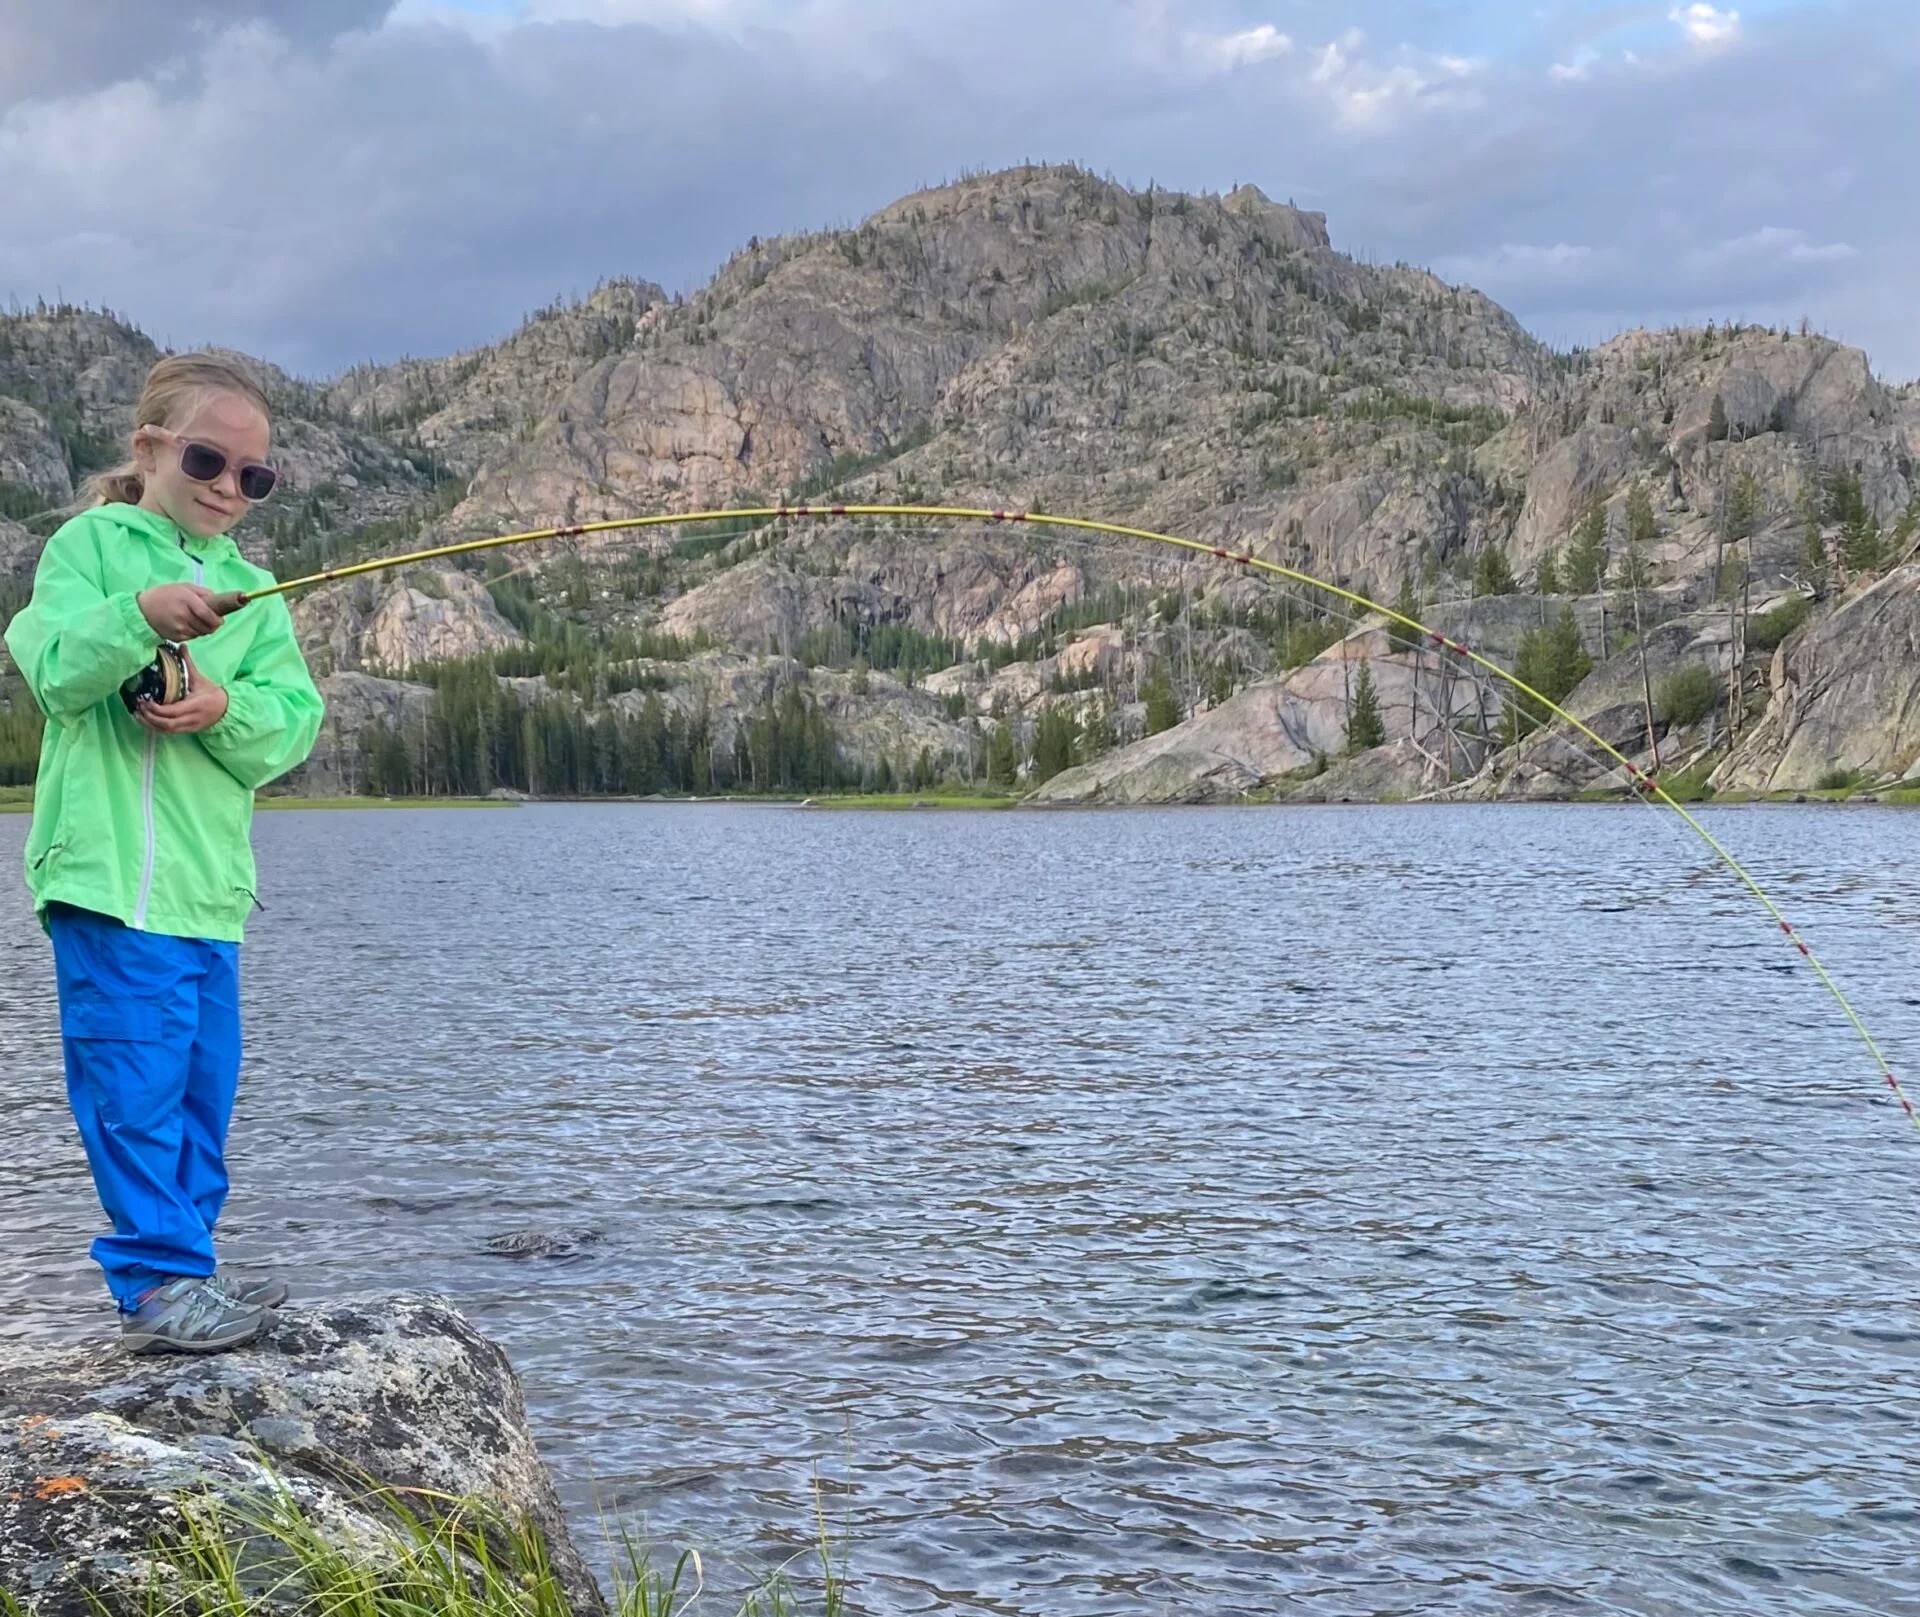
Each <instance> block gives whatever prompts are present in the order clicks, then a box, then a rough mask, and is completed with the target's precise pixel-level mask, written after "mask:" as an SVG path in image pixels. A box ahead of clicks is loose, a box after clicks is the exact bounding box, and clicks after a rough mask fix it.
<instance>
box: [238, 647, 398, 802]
mask: <svg viewBox="0 0 1920 1617" xmlns="http://www.w3.org/2000/svg"><path fill="white" fill-rule="evenodd" d="M314 683H315V684H316V685H317V686H318V687H319V690H320V699H321V701H322V702H324V703H325V704H326V717H325V718H324V719H323V720H322V721H321V725H320V734H319V736H318V737H317V738H316V739H315V741H314V744H313V752H312V753H311V754H310V755H309V756H308V758H307V761H306V762H305V763H304V764H302V765H301V766H300V768H299V769H298V770H296V771H295V772H294V773H293V774H292V775H290V776H288V777H287V779H286V781H285V782H284V783H283V784H282V785H280V786H277V787H276V788H275V790H277V791H289V792H298V793H299V794H301V795H302V796H306V797H352V796H354V795H355V794H356V793H358V792H359V790H360V787H361V783H362V780H363V779H364V776H365V756H364V754H365V748H364V747H363V745H362V742H363V741H364V739H365V738H366V737H367V736H368V735H369V734H370V733H371V732H373V731H375V730H376V729H377V727H380V726H385V727H386V728H387V729H389V730H392V731H396V732H398V733H399V734H401V735H404V736H408V737H415V736H418V735H419V733H420V732H421V730H422V728H423V727H424V726H425V724H426V722H427V716H428V714H429V713H431V712H432V710H433V688H432V687H431V686H429V685H410V684H407V683H405V682H403V681H401V680H396V679H379V678H376V677H375V676H374V675H372V674H358V673H345V674H323V675H321V676H320V677H319V678H318V679H317V680H316V681H315V682H314Z"/></svg>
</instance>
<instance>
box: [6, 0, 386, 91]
mask: <svg viewBox="0 0 1920 1617" xmlns="http://www.w3.org/2000/svg"><path fill="white" fill-rule="evenodd" d="M393 6H394V0H167V3H165V4H155V3H154V0H83V3H81V4H70V3H62V0H0V108H5V107H8V106H10V105H12V104H13V103H14V102H16V101H22V100H25V99H27V98H29V97H35V98H46V97H53V96H62V95H71V94H75V93H78V92H84V91H87V90H93V89H98V88H100V87H101V86H103V85H109V84H115V83H118V82H119V81H120V80H122V79H124V78H126V77H127V76H129V75H130V74H135V73H146V74H160V73H165V72H168V71H171V70H173V69H174V68H176V67H177V66H178V65H179V64H181V63H182V62H188V63H191V62H194V61H196V60H197V59H198V58H199V56H200V53H201V52H202V51H203V50H204V49H205V47H206V45H207V42H208V40H209V39H210V38H211V37H213V36H215V35H217V34H218V33H219V32H220V31H221V30H223V29H227V28H231V27H233V26H235V25H236V24H241V23H265V24H267V25H269V26H271V27H273V28H275V29H277V30H279V31H280V32H281V33H282V34H284V35H286V36H287V37H288V38H291V39H295V40H299V41H303V42H324V41H326V40H328V39H331V38H333V37H335V36H336V35H338V34H340V33H343V32H345V31H346V30H348V29H350V28H364V27H367V26H369V25H371V24H373V23H377V22H379V21H380V19H381V18H383V17H385V16H386V15H387V13H388V12H390V11H391V10H392V9H393ZM207 65H208V69H209V71H210V72H217V70H218V69H217V64H214V63H208V64H207Z"/></svg>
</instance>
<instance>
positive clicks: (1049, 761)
mask: <svg viewBox="0 0 1920 1617" xmlns="http://www.w3.org/2000/svg"><path fill="white" fill-rule="evenodd" d="M1079 730H1080V726H1079V725H1077V724H1076V723H1074V719H1073V715H1072V714H1071V713H1070V712H1068V711H1067V709H1066V708H1065V707H1063V706H1055V707H1050V708H1048V709H1046V711H1045V712H1043V713H1042V714H1041V715H1040V718H1039V721H1038V722H1037V723H1036V724H1035V725H1034V729H1033V781H1034V784H1035V785H1036V786H1037V785H1039V784H1040V783H1041V782H1042V781H1048V780H1052V779H1053V777H1054V776H1055V775H1057V774H1059V773H1060V772H1061V771H1062V770H1063V769H1069V768H1071V767H1072V765H1073V748H1074V743H1075V742H1076V741H1078V740H1079Z"/></svg>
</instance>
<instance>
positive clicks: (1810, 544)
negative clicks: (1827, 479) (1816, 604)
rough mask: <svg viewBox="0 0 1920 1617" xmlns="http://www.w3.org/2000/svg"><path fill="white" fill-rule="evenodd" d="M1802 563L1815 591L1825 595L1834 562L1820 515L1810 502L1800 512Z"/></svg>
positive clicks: (1817, 593)
mask: <svg viewBox="0 0 1920 1617" xmlns="http://www.w3.org/2000/svg"><path fill="white" fill-rule="evenodd" d="M1800 565H1801V566H1802V567H1803V568H1804V569H1805V570H1806V574H1807V579H1808V581H1809V582H1810V583H1811V584H1812V585H1813V588H1814V593H1815V594H1816V595H1824V594H1825V593H1826V590H1827V585H1828V582H1829V575H1830V571H1831V567H1832V563H1831V561H1830V560H1829V558H1828V555H1827V536H1826V532H1825V530H1824V529H1823V528H1822V527H1821V525H1820V515H1819V513H1818V512H1817V511H1816V510H1814V508H1813V507H1812V505H1810V504H1809V505H1806V506H1804V507H1803V508H1802V509H1801V512H1800Z"/></svg>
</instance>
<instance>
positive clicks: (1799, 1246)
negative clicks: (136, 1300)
mask: <svg viewBox="0 0 1920 1617" xmlns="http://www.w3.org/2000/svg"><path fill="white" fill-rule="evenodd" d="M1709 823H1710V824H1712V825H1713V826H1714V828H1715V829H1716V830H1717V831H1718V832H1719V834H1721V835H1723V836H1724V837H1725V838H1726V839H1727V841H1728V842H1729V843H1730V845H1732V846H1733V847H1734V848H1735V850H1736V851H1738V852H1740V853H1741V854H1742V855H1744V856H1747V857H1749V858H1750V859H1751V862H1752V863H1753V865H1754V867H1755V869H1756V871H1757V872H1758V873H1759V874H1760V876H1761V878H1762V880H1763V881H1765V882H1767V883H1768V884H1769V885H1770V886H1773V887H1775V888H1776V889H1777V893H1778V896H1779V897H1780V899H1781V901H1782V903H1783V906H1784V907H1785V908H1786V910H1787V911H1788V913H1789V914H1790V915H1791V916H1792V917H1793V918H1794V919H1795V921H1796V922H1797V923H1798V924H1799V925H1800V926H1801V928H1802V930H1803V931H1804V932H1805V933H1806V934H1807V935H1809V936H1810V937H1811V938H1812V939H1813V941H1814V943H1815V945H1816V947H1817V948H1819V949H1820V950H1822V952H1823V953H1824V954H1825V956H1826V957H1827V958H1828V960H1829V963H1830V964H1831V965H1832V966H1833V968H1834V970H1835V972H1836V974H1837V975H1838V976H1839V977H1840V978H1841V980H1842V981H1843V982H1844V983H1845V984H1847V985H1848V987H1849V988H1850V989H1852V990H1854V991H1855V992H1856V995H1857V999H1858V1002H1859V1005H1860V1009H1861V1011H1862V1014H1863V1015H1864V1016H1865V1017H1866V1020H1867V1023H1868V1025H1869V1026H1870V1027H1871V1028H1872V1029H1873V1030H1874V1032H1875V1034H1876V1035H1877V1036H1878V1037H1879V1038H1880V1040H1881V1041H1882V1043H1883V1044H1884V1045H1886V1047H1887V1048H1888V1049H1889V1051H1890V1052H1891V1053H1892V1054H1893V1056H1894V1058H1895V1060H1896V1062H1898V1061H1899V1059H1900V1057H1901V1055H1902V1054H1903V1053H1907V1054H1910V1053H1913V1052H1915V1051H1917V1050H1920V970H1917V969H1916V968H1920V817H1916V816H1909V815H1902V814H1899V813H1896V812H1890V811H1873V810H1860V811H1848V810H1819V809H1813V808H1807V809H1799V810H1788V809H1783V810H1759V809H1753V810H1722V811H1718V812H1716V813H1713V814H1711V815H1710V816H1709ZM26 828H27V822H26V820H25V818H24V817H10V818H4V819H0V862H3V864H4V870H5V872H6V874H5V876H4V878H0V881H3V883H4V885H3V886H0V962H4V970H3V972H0V976H3V979H4V980H3V981H0V1103H3V1104H4V1106H5V1107H6V1111H7V1116H8V1119H9V1127H8V1128H7V1130H6V1138H5V1141H4V1143H3V1144H0V1166H3V1168H4V1171H3V1172H0V1236H4V1238H5V1240H6V1243H7V1246H8V1249H9V1251H10V1253H11V1254H12V1255H13V1256H12V1261H11V1262H9V1264H8V1265H7V1266H6V1269H5V1273H4V1275H0V1336H6V1337H16V1338H18V1337H26V1338H33V1339H61V1338H72V1337H74V1336H77V1335H80V1334H83V1333H97V1332H101V1331H104V1330H105V1329H107V1328H108V1323H109V1322H108V1319H107V1316H106V1314H105V1312H104V1306H103V1301H102V1295H101V1294H100V1293H99V1291H98V1288H97V1284H96V1280H95V1277H94V1275H93V1274H92V1272H91V1271H90V1269H89V1267H88V1265H87V1261H86V1258H85V1245H86V1241H87V1239H88V1238H89V1237H90V1236H91V1235H92V1233H93V1232H94V1230H95V1228H96V1225H97V1222H98V1213H97V1209H96V1208H95V1206H94V1204H93V1202H92V1197H91V1190H90V1187H89V1185H88V1183H87V1180H86V1177H85V1169H84V1165H83V1162H82V1159H81V1156H80V1152H79V1148H78V1145H77V1143H76V1142H75V1140H74V1138H73V1137H72V1134H71V1131H70V1125H69V1123H68V1120H67V1117H66V1115H65V1109H64V1104H65V1103H64V1097H63V1092H62V1088H61V1082H60V1073H59V1050H58V1041H57V1037H56V1033H57V1029H56V1024H55V1019H54V1012H53V1001H52V989H51V964H50V959H49V956H48V953H47V950H46V946H45V944H44V942H43V941H42V939H41V937H40V935H39V933H38V931H37V929H36V928H35V927H34V925H33V922H32V917H31V915H30V913H29V912H28V910H27V907H26V903H25V900H24V896H23V895H22V893H21V891H20V888H19V883H18V879H17V876H15V875H14V874H13V873H14V872H15V871H16V870H17V858H18V854H19V849H20V844H21V842H22V840H23V838H24V836H25V833H26ZM256 841H257V845H258V848H259V853H260V864H261V870H262V875H263V878H264V880H263V884H262V890H263V895H264V897H265V899H266V902H267V904H268V905H269V906H270V907H269V909H268V910H267V912H266V913H265V914H264V915H262V916H256V918H255V923H254V928H253V933H252V937H251V940H250V944H249V948H248V950H247V952H246V956H245V958H246V970H247V993H248V999H247V1004H248V1009H249V1015H250V1025H249V1035H250V1059H249V1068H248V1075H247V1079H246V1083H245V1086H244V1088H243V1091H242V1100H241V1113H240V1117H239V1120H238V1123H237V1125H236V1133H235V1141H234V1157H235V1172H236V1180H237V1187H238V1188H237V1191H236V1196H235V1200H234V1202H233V1204H232V1208H231V1213H230V1219H229V1224H228V1225H227V1226H225V1227H224V1228H225V1229H226V1232H227V1235H228V1240H229V1250H230V1252H231V1253H232V1254H234V1255H237V1256H240V1257H242V1258H249V1259H254V1260H266V1261H271V1262H273V1263H274V1264H276V1265H278V1266H280V1267H281V1268H282V1269H283V1271H284V1272H285V1273H287V1275H288V1276H289V1278H290V1279H292V1280H293V1281H294V1282H295V1283H296V1284H297V1285H298V1286H299V1287H300V1289H301V1290H302V1291H303V1292H305V1293H306V1294H308V1295H315V1294H336V1293H345V1292H350V1291H366V1290H369V1289H376V1290H377V1289H398V1288H402V1287H411V1286H429V1287H434V1288H439V1289H442V1290H445V1291H447V1292H449V1293H451V1294H453V1295H454V1296H455V1297H457V1298H458V1299H459V1300H460V1301H461V1303H462V1304H463V1306H464V1307H466V1308H467V1309H468V1310H469V1311H470V1312H471V1313H472V1314H473V1315H474V1316H475V1317H476V1318H477V1319H478V1320H479V1321H480V1322H481V1323H482V1324H483V1325H484V1326H485V1328H487V1329H488V1330H489V1331H490V1332H492V1333H493V1334H494V1335H496V1336H497V1337H498V1338H500V1339H501V1340H502V1341H504V1342H505V1343H506V1344H507V1345H508V1347H509V1349H510V1350H511V1351H512V1353H513V1355H514V1357H515V1360H516V1362H517V1364H518V1365H519V1366H520V1369H521V1371H522V1374H523V1376H524V1378H525V1380H526V1383H527V1389H528V1396H529V1401H530V1404H531V1407H532V1412H533V1417H534V1420H535V1423H536V1427H537V1429H538V1432H539V1434H540V1437H541V1440H542V1443H543V1446H544V1448H545V1449H546V1451H547V1453H548V1455H549V1457H550V1459H551V1460H552V1461H553V1463H554V1465H555V1467H556V1469H557V1470H558V1472H559V1473H560V1475H561V1478H562V1481H563V1484H564V1487H565V1489H566V1491H567V1494H568V1496H569V1498H570V1499H571V1501H572V1502H573V1504H574V1506H575V1507H576V1509H577V1511H578V1513H579V1515H580V1517H581V1519H582V1521H583V1522H584V1521H589V1520H591V1519H592V1518H593V1516H594V1514H595V1512H596V1511H597V1510H606V1511H610V1512H615V1513H619V1514H623V1515H626V1516H630V1517H633V1518H636V1519H638V1518H644V1520H645V1522H646V1524H647V1527H648V1529H649V1531H650V1532H651V1533H652V1534H653V1535H654V1536H655V1537H656V1538H658V1539H660V1540H663V1541H667V1542H671V1543H674V1544H680V1543H691V1544H695V1545H698V1546H699V1547H701V1549H702V1550H703V1551H704V1552H705V1553H706V1554H707V1557H708V1563H709V1573H710V1576H711V1577H713V1578H714V1579H715V1580H716V1581H717V1582H719V1583H722V1584H724V1583H725V1581H726V1579H727V1577H728V1576H729V1573H728V1572H726V1571H724V1570H722V1571H718V1572H716V1571H715V1568H716V1567H726V1566H730V1567H732V1568H733V1569H735V1571H736V1572H737V1570H738V1569H739V1568H740V1567H742V1566H743V1565H746V1564H758V1565H765V1564H768V1563H770V1562H772V1561H775V1560H778V1559H780V1558H782V1557H784V1556H786V1555H788V1554H791V1553H792V1552H793V1551H794V1550H795V1549H796V1548H797V1547H798V1546H799V1545H800V1544H801V1543H802V1542H803V1541H804V1538H805V1536H806V1532H807V1525H808V1519H809V1516H810V1513H811V1509H812V1497H813V1478H814V1476H815V1473H816V1471H817V1472H818V1474H819V1476H820V1477H821V1478H822V1480H823V1482H824V1483H825V1485H826V1486H825V1492H824V1497H825V1500H826V1505H827V1509H828V1512H829V1514H830V1516H831V1517H832V1518H833V1520H834V1521H835V1522H836V1524H837V1525H838V1527H839V1528H842V1529H844V1531H845V1532H846V1534H847V1536H848V1539H849V1541H850V1551H851V1560H852V1567H853V1572H854V1575H855V1578H856V1580H857V1584H858V1589H857V1594H856V1600H857V1604H858V1605H859V1606H860V1608H861V1609H863V1610H866V1611H869V1612H918V1611H936V1610H938V1611H959V1612H981V1613H1032V1614H1045V1617H1079V1614H1090V1613H1104V1612H1134V1611H1141V1612H1162V1611H1165V1612H1180V1613H1192V1612H1201V1613H1214V1612H1231V1613H1268V1612H1276V1611H1283V1610H1284V1611H1301V1612H1316V1613H1363V1612H1364V1613H1386V1612H1412V1611H1450V1612H1530V1611H1536V1610H1539V1611H1562V1610H1564V1611H1616V1612H1636V1613H1639V1612H1646V1613H1655V1612H1657V1613H1689V1614H1691V1613H1698V1612H1715V1613H1719V1612H1725V1613H1783V1614H1784V1613H1794V1614H1804V1613H1840V1612H1847V1613H1875V1614H1886V1613H1901V1612H1908V1613H1920V1510H1917V1509H1916V1506H1915V1503H1914V1500H1915V1485H1914V1479H1915V1477H1916V1475H1920V1317H1917V1314H1916V1310H1920V1255H1917V1251H1916V1246H1915V1236H1914V1232H1915V1213H1916V1208H1917V1206H1920V1196H1917V1195H1916V1189H1917V1187H1920V1135H1916V1134H1915V1133H1914V1132H1913V1131H1912V1130H1911V1129H1910V1128H1909V1127H1908V1125H1907V1124H1906V1123H1905V1122H1904V1121H1903V1120H1902V1119H1901V1117H1900V1116H1899V1114H1898V1113H1897V1112H1896V1111H1895V1110H1894V1109H1893V1108H1892V1106H1891V1105H1890V1104H1889V1103H1888V1099H1887V1096H1886V1093H1885V1090H1884V1088H1882V1087H1881V1086H1880V1084H1879V1081H1878V1079H1877V1077H1876V1075H1875V1072H1874V1069H1873V1067H1872V1064H1871V1063H1870V1061H1869V1060H1868V1059H1867V1058H1866V1056H1865V1054H1864V1052H1863V1051H1862V1049H1861V1048H1860V1046H1859V1045H1858V1043H1857V1042H1856V1041H1855V1039H1854V1036H1853V1034H1852V1032H1851V1030H1850V1029H1849V1027H1848V1026H1847V1024H1846V1022H1845V1020H1844V1019H1843V1018H1842V1017H1841V1015H1840V1014H1839V1012H1838V1010H1837V1009H1836V1008H1835V1007H1834V1005H1833V1004H1832V1002H1831V1001H1829V1000H1827V999H1826V998H1825V997H1824V994H1823V993H1822V991H1821V990H1820V989H1819V987H1818V985H1817V983H1815V982H1814V980H1813V979H1812V977H1811V975H1810V974H1809V973H1808V972H1807V971H1806V970H1805V968H1804V967H1803V966H1802V965H1801V964H1800V963H1799V962H1798V960H1797V958H1796V957H1795V956H1794V955H1793V953H1792V951H1791V950H1790V949H1789V948H1788V947H1786V946H1785V944H1784V942H1783V940H1782V939H1781V937H1780V936H1779V934H1778V933H1777V932H1776V931H1773V930H1771V929H1770V927H1769V924H1768V923H1767V921H1766V919H1765V917H1764V916H1763V915H1762V914H1761V913H1760V912H1759V911H1758V909H1757V908H1756V907H1755V906H1754V905H1753V903H1752V901H1751V899H1750V898H1748V897H1747V896H1746V895H1745V894H1744V893H1743V892H1742V891H1741V890H1740V889H1738V888H1737V887H1736V886H1735V885H1734V884H1733V883H1731V882H1730V881H1729V880H1727V879H1725V878H1724V877H1723V876H1721V875H1719V874H1717V873H1716V872H1714V871H1713V870H1711V869H1710V868H1709V867H1708V866H1707V865H1706V863H1705V862H1704V861H1703V859H1702V858H1701V857H1700V851H1699V849H1698V847H1697V845H1694V844H1691V843H1690V842H1688V841H1687V840H1685V839H1684V838H1682V837H1679V836H1676V835H1674V834H1672V833H1671V831H1670V828H1669V827H1668V826H1667V825H1666V824H1665V823H1664V822H1663V820H1662V819H1661V818H1660V817H1659V816H1657V815H1656V814H1654V813H1652V812H1649V811H1646V810H1641V809H1602V808H1593V809H1576V808H1541V809H1525V808H1478V807H1474V808H1457V809H1361V808H1353V809H1322V810H1298V811H1286V810H1250V811H1244V812H1242V811H1221V812H1198V811H1192V812H1169V813H1157V812H1155V813H1130V814H1107V815H1057V816H1031V815H939V814H907V815H877V814H829V813H813V812H796V811H787V810H776V809H755V808H744V807H740V808H722V807H705V806H699V807H659V806H649V807H639V806H605V807H540V808H526V809H522V810H519V811H516V812H500V813H471V812H469V813H462V812H435V811H411V810H408V811H392V812H346V813H305V812H301V813H283V814H272V815H263V816H262V817H261V819H260V821H259V823H258V827H257V832H256ZM523 1232H530V1233H532V1234H535V1235H538V1236H542V1237H547V1238H550V1239H552V1240H554V1241H557V1242H558V1243H559V1245H560V1248H561V1250H562V1252H563V1253H570V1255H563V1256H547V1257H529V1256H524V1255H523V1256H512V1255H508V1254H506V1253H502V1252H498V1251H490V1250H489V1242H496V1244H498V1243H497V1238H499V1237H514V1236H517V1235H519V1234H521V1233H523ZM596 1236H597V1239H596V1238H595V1237H596ZM506 1244H508V1245H513V1244H515V1243H513V1242H511V1241H509V1242H508V1243H506Z"/></svg>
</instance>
